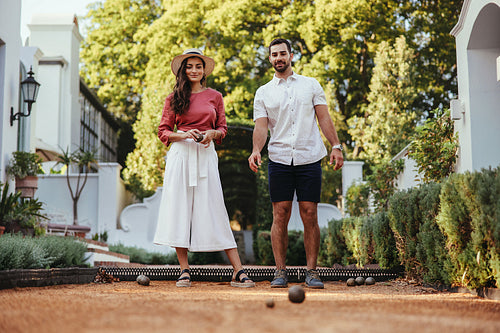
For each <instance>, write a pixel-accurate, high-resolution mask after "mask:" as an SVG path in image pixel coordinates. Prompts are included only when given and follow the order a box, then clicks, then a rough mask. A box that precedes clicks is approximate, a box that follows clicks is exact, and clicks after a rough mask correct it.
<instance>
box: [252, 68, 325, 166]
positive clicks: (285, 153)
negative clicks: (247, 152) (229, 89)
mask: <svg viewBox="0 0 500 333" xmlns="http://www.w3.org/2000/svg"><path fill="white" fill-rule="evenodd" d="M321 104H324V105H326V97H325V92H324V91H323V88H322V87H321V85H320V84H319V82H318V81H317V80H316V79H314V78H310V77H306V76H302V75H298V74H296V73H293V74H292V75H291V76H289V77H288V78H287V79H286V80H285V79H280V78H277V77H276V75H275V76H274V78H273V79H272V80H271V81H269V82H268V83H266V84H265V85H263V86H261V87H260V88H259V89H258V90H257V92H256V93H255V99H254V107H253V120H254V121H255V120H257V119H258V118H262V117H265V118H267V119H268V126H269V131H270V133H271V138H270V140H269V144H268V151H269V159H270V160H271V161H273V162H276V163H281V164H285V165H291V164H292V161H293V165H304V164H309V163H314V162H317V161H319V160H320V159H322V158H323V157H325V156H326V154H327V151H326V148H325V145H324V143H323V140H322V138H321V134H320V132H319V127H318V124H317V121H316V112H315V109H314V106H315V105H321Z"/></svg>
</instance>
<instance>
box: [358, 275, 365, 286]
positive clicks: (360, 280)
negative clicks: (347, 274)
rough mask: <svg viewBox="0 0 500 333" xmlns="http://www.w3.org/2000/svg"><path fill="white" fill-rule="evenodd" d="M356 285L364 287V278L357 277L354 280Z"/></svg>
mask: <svg viewBox="0 0 500 333" xmlns="http://www.w3.org/2000/svg"><path fill="white" fill-rule="evenodd" d="M356 284H357V285H358V286H362V285H364V284H365V278H364V277H362V276H358V277H357V278H356Z"/></svg>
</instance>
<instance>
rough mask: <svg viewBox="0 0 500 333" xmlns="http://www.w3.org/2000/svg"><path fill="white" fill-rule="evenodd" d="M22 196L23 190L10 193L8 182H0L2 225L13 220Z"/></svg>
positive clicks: (0, 216)
mask: <svg viewBox="0 0 500 333" xmlns="http://www.w3.org/2000/svg"><path fill="white" fill-rule="evenodd" d="M20 198H21V192H17V193H9V183H8V182H7V183H5V184H3V186H2V183H0V223H1V224H2V225H4V224H5V223H6V222H11V221H12V220H13V216H12V214H13V211H14V209H15V207H16V206H17V205H18V202H19V200H20Z"/></svg>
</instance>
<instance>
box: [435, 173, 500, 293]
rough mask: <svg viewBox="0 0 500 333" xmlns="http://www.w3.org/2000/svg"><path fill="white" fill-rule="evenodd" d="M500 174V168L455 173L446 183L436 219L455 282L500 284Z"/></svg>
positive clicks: (473, 284) (472, 286)
mask: <svg viewBox="0 0 500 333" xmlns="http://www.w3.org/2000/svg"><path fill="white" fill-rule="evenodd" d="M499 174H500V169H499V168H496V169H494V170H482V172H474V173H469V172H468V173H465V174H453V175H451V176H450V177H449V178H448V180H447V181H446V182H444V183H443V190H442V192H441V211H440V213H439V215H438V218H437V221H438V225H439V227H440V228H441V230H442V231H443V233H444V234H445V236H446V247H447V249H448V251H449V254H450V257H451V259H452V269H453V280H452V282H453V283H455V284H459V285H466V286H468V287H470V288H477V287H484V286H486V287H488V286H494V285H496V286H497V287H499V286H500V271H499V270H498V268H499V267H500V256H499V253H500V245H499V244H500V237H499V236H500V221H499V212H500V210H499V207H500V176H499Z"/></svg>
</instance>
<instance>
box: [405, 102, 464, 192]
mask: <svg viewBox="0 0 500 333" xmlns="http://www.w3.org/2000/svg"><path fill="white" fill-rule="evenodd" d="M457 150H458V138H457V135H456V134H454V133H453V120H452V119H451V118H450V110H449V109H436V110H434V111H433V112H431V117H430V118H428V119H427V120H426V121H425V123H424V124H423V125H421V126H419V127H417V129H416V131H415V134H414V135H413V140H412V142H411V145H410V147H409V149H408V157H409V158H411V159H413V160H415V162H416V163H417V166H418V172H419V173H420V174H422V176H423V179H422V180H423V181H424V182H425V183H429V182H436V183H439V182H441V180H442V179H443V178H445V177H447V176H449V175H450V174H451V173H452V172H453V171H454V168H455V162H456V160H457Z"/></svg>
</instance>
